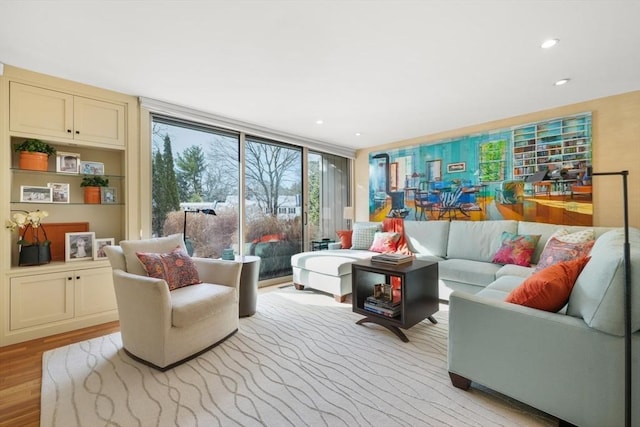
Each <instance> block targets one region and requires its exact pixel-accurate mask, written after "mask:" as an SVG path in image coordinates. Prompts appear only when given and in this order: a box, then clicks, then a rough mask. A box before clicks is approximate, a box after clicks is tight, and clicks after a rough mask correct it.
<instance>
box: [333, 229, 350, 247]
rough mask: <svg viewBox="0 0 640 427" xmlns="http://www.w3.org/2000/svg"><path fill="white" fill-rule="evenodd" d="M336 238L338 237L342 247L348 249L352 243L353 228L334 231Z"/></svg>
mask: <svg viewBox="0 0 640 427" xmlns="http://www.w3.org/2000/svg"><path fill="white" fill-rule="evenodd" d="M336 234H337V235H338V238H339V239H340V245H341V247H342V248H344V249H349V248H350V247H351V245H352V243H351V236H352V235H353V230H338V231H336Z"/></svg>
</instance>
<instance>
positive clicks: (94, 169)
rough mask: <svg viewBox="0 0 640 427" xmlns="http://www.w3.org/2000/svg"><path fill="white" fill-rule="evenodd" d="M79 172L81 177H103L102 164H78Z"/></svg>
mask: <svg viewBox="0 0 640 427" xmlns="http://www.w3.org/2000/svg"><path fill="white" fill-rule="evenodd" d="M80 171H81V172H82V174H83V175H104V163H100V162H80Z"/></svg>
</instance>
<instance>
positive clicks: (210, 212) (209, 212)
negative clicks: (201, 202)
mask: <svg viewBox="0 0 640 427" xmlns="http://www.w3.org/2000/svg"><path fill="white" fill-rule="evenodd" d="M188 212H191V213H203V214H206V215H214V216H215V215H216V211H214V210H213V209H192V210H187V209H185V211H184V222H183V223H182V240H184V242H185V243H186V242H187V213H188Z"/></svg>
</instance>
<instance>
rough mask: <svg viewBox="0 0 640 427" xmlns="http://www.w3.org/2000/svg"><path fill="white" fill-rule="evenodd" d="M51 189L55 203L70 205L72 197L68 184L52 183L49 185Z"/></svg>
mask: <svg viewBox="0 0 640 427" xmlns="http://www.w3.org/2000/svg"><path fill="white" fill-rule="evenodd" d="M47 186H48V187H50V188H51V199H52V202H53V203H69V198H70V197H71V195H70V193H69V191H70V190H69V184H68V183H58V182H50V183H48V184H47Z"/></svg>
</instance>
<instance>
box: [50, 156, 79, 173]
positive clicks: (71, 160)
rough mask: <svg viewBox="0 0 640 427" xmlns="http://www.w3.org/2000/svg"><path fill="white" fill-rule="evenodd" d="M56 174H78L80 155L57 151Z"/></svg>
mask: <svg viewBox="0 0 640 427" xmlns="http://www.w3.org/2000/svg"><path fill="white" fill-rule="evenodd" d="M56 172H60V173H69V174H76V175H77V174H79V173H80V154H78V153H66V152H63V151H58V152H57V153H56Z"/></svg>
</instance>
